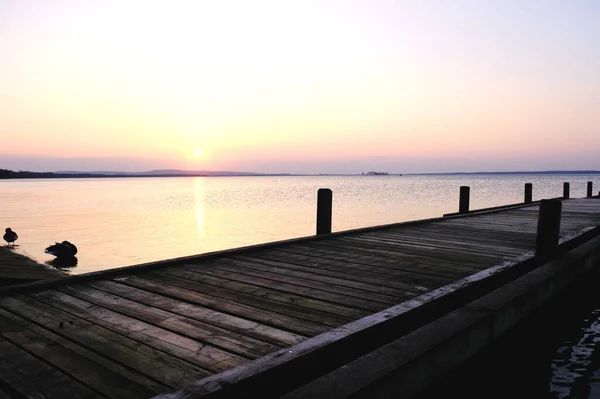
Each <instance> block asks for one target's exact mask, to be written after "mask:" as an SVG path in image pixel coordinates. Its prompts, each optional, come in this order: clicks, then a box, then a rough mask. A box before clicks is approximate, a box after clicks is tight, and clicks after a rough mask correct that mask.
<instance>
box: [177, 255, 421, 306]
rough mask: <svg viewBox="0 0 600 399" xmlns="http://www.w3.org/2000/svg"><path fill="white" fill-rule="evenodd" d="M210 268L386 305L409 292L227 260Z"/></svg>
mask: <svg viewBox="0 0 600 399" xmlns="http://www.w3.org/2000/svg"><path fill="white" fill-rule="evenodd" d="M187 268H188V269H189V270H192V269H194V268H193V267H192V266H187ZM205 268H206V266H205V265H199V266H198V269H199V270H204V269H205ZM211 268H216V269H220V270H224V271H228V272H233V273H236V272H238V273H240V274H245V275H249V276H253V277H260V278H266V279H269V280H275V281H280V282H284V283H290V284H294V285H301V286H303V287H308V288H315V289H318V290H322V291H328V292H334V293H339V294H343V295H347V296H354V297H357V298H361V299H367V300H371V301H377V302H382V303H387V304H395V303H397V302H398V301H399V300H402V299H406V298H409V297H411V296H410V295H406V291H405V290H404V291H394V292H393V293H390V291H389V290H388V291H387V292H384V290H382V289H381V288H380V287H377V286H369V285H367V284H364V283H360V282H352V281H349V280H347V279H345V278H334V277H329V276H324V275H319V274H317V275H315V274H314V273H307V272H301V271H297V270H293V269H283V270H282V269H281V268H277V267H272V266H268V265H261V264H257V263H250V262H243V261H235V260H229V259H227V260H222V261H215V262H211V263H210V266H209V269H211ZM365 288H366V289H365Z"/></svg>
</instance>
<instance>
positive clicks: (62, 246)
mask: <svg viewBox="0 0 600 399" xmlns="http://www.w3.org/2000/svg"><path fill="white" fill-rule="evenodd" d="M44 252H45V253H47V254H50V255H54V256H56V258H55V259H53V260H51V261H49V262H47V263H48V264H49V265H52V266H55V267H58V268H60V269H62V268H69V267H73V266H77V257H75V254H77V247H76V246H75V245H73V244H72V243H70V242H69V241H63V242H57V243H54V244H53V245H50V246H48V247H47V248H46V250H45V251H44Z"/></svg>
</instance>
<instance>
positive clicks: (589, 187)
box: [587, 181, 594, 198]
mask: <svg viewBox="0 0 600 399" xmlns="http://www.w3.org/2000/svg"><path fill="white" fill-rule="evenodd" d="M593 189H594V183H592V182H591V181H589V182H588V185H587V196H588V198H589V197H591V196H592V191H593Z"/></svg>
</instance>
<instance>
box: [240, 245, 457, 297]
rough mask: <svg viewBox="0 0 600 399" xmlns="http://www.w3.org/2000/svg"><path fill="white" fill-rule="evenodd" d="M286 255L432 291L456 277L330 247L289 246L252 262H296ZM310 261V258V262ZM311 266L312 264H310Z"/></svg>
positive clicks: (408, 262)
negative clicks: (432, 288) (261, 260)
mask: <svg viewBox="0 0 600 399" xmlns="http://www.w3.org/2000/svg"><path fill="white" fill-rule="evenodd" d="M289 253H293V254H298V256H299V258H298V262H299V263H300V262H305V261H306V258H307V257H308V256H310V257H311V258H314V262H318V263H316V265H319V266H320V265H325V266H328V268H330V267H331V268H335V270H338V269H340V270H346V269H348V270H349V271H350V270H352V271H354V272H355V274H358V275H360V273H361V272H363V273H365V274H367V275H372V276H373V277H374V278H377V279H380V278H383V279H387V280H389V281H391V282H393V281H409V282H411V283H412V284H415V285H420V286H424V287H430V286H431V287H432V286H439V285H443V284H445V283H448V282H452V281H454V277H455V273H453V272H447V273H446V272H445V271H441V272H434V273H433V274H431V272H429V271H427V270H425V269H422V268H420V265H418V264H416V263H411V262H410V261H408V260H406V259H404V260H397V259H388V258H378V259H376V258H374V257H372V256H370V254H368V255H365V254H364V253H363V254H361V253H358V252H350V253H349V252H347V251H346V252H344V251H341V250H337V249H335V248H330V247H316V246H313V247H308V248H305V247H299V246H297V245H294V246H290V247H289V248H285V249H284V248H282V249H281V250H278V251H268V252H266V251H265V252H264V253H261V255H260V256H259V254H252V255H251V258H259V259H276V260H286V259H290V260H295V259H296V258H290V255H289ZM309 259H310V258H309ZM311 262H313V261H312V260H311Z"/></svg>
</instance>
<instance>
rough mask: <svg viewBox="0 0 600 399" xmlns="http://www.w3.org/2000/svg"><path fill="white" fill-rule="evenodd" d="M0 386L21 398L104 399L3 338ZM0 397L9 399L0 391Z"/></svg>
mask: <svg viewBox="0 0 600 399" xmlns="http://www.w3.org/2000/svg"><path fill="white" fill-rule="evenodd" d="M2 321H3V322H4V320H2ZM31 376H36V378H31ZM1 386H4V387H10V390H11V391H12V392H13V394H12V395H11V396H13V395H14V396H17V395H19V396H21V395H22V397H27V398H36V399H37V398H39V399H50V398H56V399H63V398H101V397H103V396H102V395H100V394H99V393H97V392H94V391H93V390H91V389H90V388H88V387H86V386H85V385H82V384H81V383H80V382H78V381H76V380H73V379H71V378H69V377H68V376H67V375H66V374H63V373H61V372H60V371H58V370H57V369H55V368H52V367H50V366H49V365H47V364H46V363H44V362H43V361H41V359H38V358H36V357H34V356H32V355H30V354H29V353H27V352H25V351H24V350H22V349H20V348H19V347H17V346H15V345H13V344H12V343H10V342H8V341H6V340H5V339H3V338H2V337H0V387H1ZM0 389H1V388H0ZM14 396H13V397H14ZM0 398H7V399H8V398H9V396H8V393H6V394H3V393H2V391H1V390H0Z"/></svg>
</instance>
